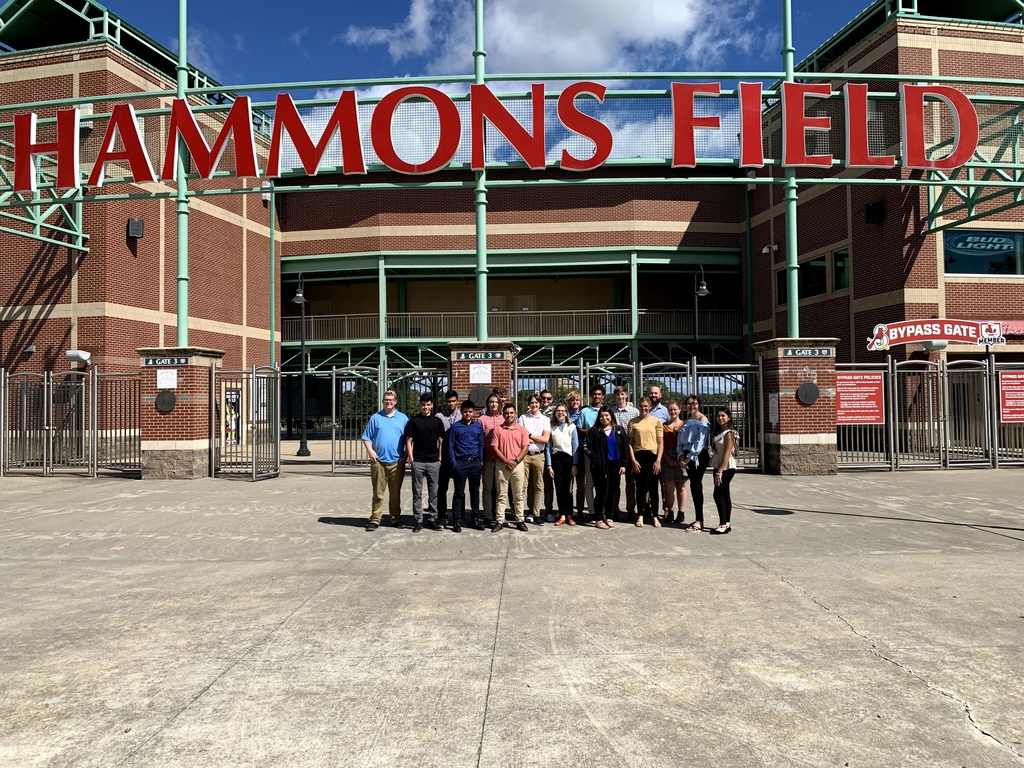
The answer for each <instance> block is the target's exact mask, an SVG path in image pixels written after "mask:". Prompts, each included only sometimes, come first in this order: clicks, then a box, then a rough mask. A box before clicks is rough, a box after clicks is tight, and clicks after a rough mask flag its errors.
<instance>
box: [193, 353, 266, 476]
mask: <svg viewBox="0 0 1024 768" xmlns="http://www.w3.org/2000/svg"><path fill="white" fill-rule="evenodd" d="M280 424H281V376H280V371H279V370H278V369H277V368H267V367H258V366H253V367H252V368H250V369H249V370H245V371H219V370H217V369H215V368H213V369H211V375H210V454H211V455H210V468H211V469H210V471H211V474H214V475H217V476H236V477H245V478H248V479H251V480H262V479H265V478H268V477H276V476H277V475H279V474H280V473H281V428H280Z"/></svg>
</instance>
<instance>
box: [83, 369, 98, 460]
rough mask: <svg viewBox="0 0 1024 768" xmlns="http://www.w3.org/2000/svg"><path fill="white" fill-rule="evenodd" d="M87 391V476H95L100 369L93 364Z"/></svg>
mask: <svg viewBox="0 0 1024 768" xmlns="http://www.w3.org/2000/svg"><path fill="white" fill-rule="evenodd" d="M87 386H88V392H87V393H86V396H87V402H88V403H89V405H88V408H89V411H90V412H89V437H88V443H89V477H96V475H98V474H99V432H100V419H99V404H100V371H99V368H98V367H97V366H95V365H94V366H93V367H92V369H91V370H90V371H89V383H88V385H87Z"/></svg>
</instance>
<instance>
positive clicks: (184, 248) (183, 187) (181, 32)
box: [175, 0, 188, 347]
mask: <svg viewBox="0 0 1024 768" xmlns="http://www.w3.org/2000/svg"><path fill="white" fill-rule="evenodd" d="M187 10H188V0H178V65H177V67H175V71H176V72H177V76H178V77H177V97H178V98H179V99H184V98H185V89H186V88H188V59H187V58H186V55H185V54H186V38H187V35H188V23H187ZM187 152H188V149H187V148H186V147H185V141H184V140H183V139H182V138H181V137H180V136H179V137H178V179H177V182H178V183H177V187H176V192H175V200H176V201H177V207H176V215H177V221H178V276H177V281H178V321H177V322H178V334H177V346H179V347H187V346H188V179H186V178H185V173H186V169H187V167H188V165H187V162H186V159H185V158H186V153H187Z"/></svg>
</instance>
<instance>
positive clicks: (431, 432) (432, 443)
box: [405, 392, 444, 531]
mask: <svg viewBox="0 0 1024 768" xmlns="http://www.w3.org/2000/svg"><path fill="white" fill-rule="evenodd" d="M442 437H444V422H442V421H441V419H439V418H438V417H437V416H435V415H434V398H433V396H431V394H430V393H429V392H426V393H424V394H423V395H421V396H420V412H419V413H417V414H416V415H415V416H413V417H412V418H411V419H409V423H408V424H407V425H406V427H405V438H406V443H405V451H406V457H407V458H408V461H409V466H411V467H412V516H413V517H414V518H416V523H415V524H414V525H413V527H412V529H413V531H419V530H422V528H423V510H422V503H423V478H426V479H427V523H426V524H427V528H429V529H430V530H432V531H438V530H440V529H441V526H439V525H438V524H437V481H438V477H439V476H440V474H441V438H442Z"/></svg>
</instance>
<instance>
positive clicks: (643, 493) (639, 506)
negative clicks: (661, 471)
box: [634, 451, 661, 517]
mask: <svg viewBox="0 0 1024 768" xmlns="http://www.w3.org/2000/svg"><path fill="white" fill-rule="evenodd" d="M634 454H636V461H637V463H638V464H639V465H640V474H639V475H637V478H636V513H637V515H638V516H643V515H650V516H651V517H654V516H655V515H657V514H658V512H659V511H660V509H661V507H659V506H658V487H659V486H660V485H661V483H659V482H658V476H657V475H656V474H654V461H655V460H656V459H657V458H658V454H656V453H655V452H654V451H634Z"/></svg>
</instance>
